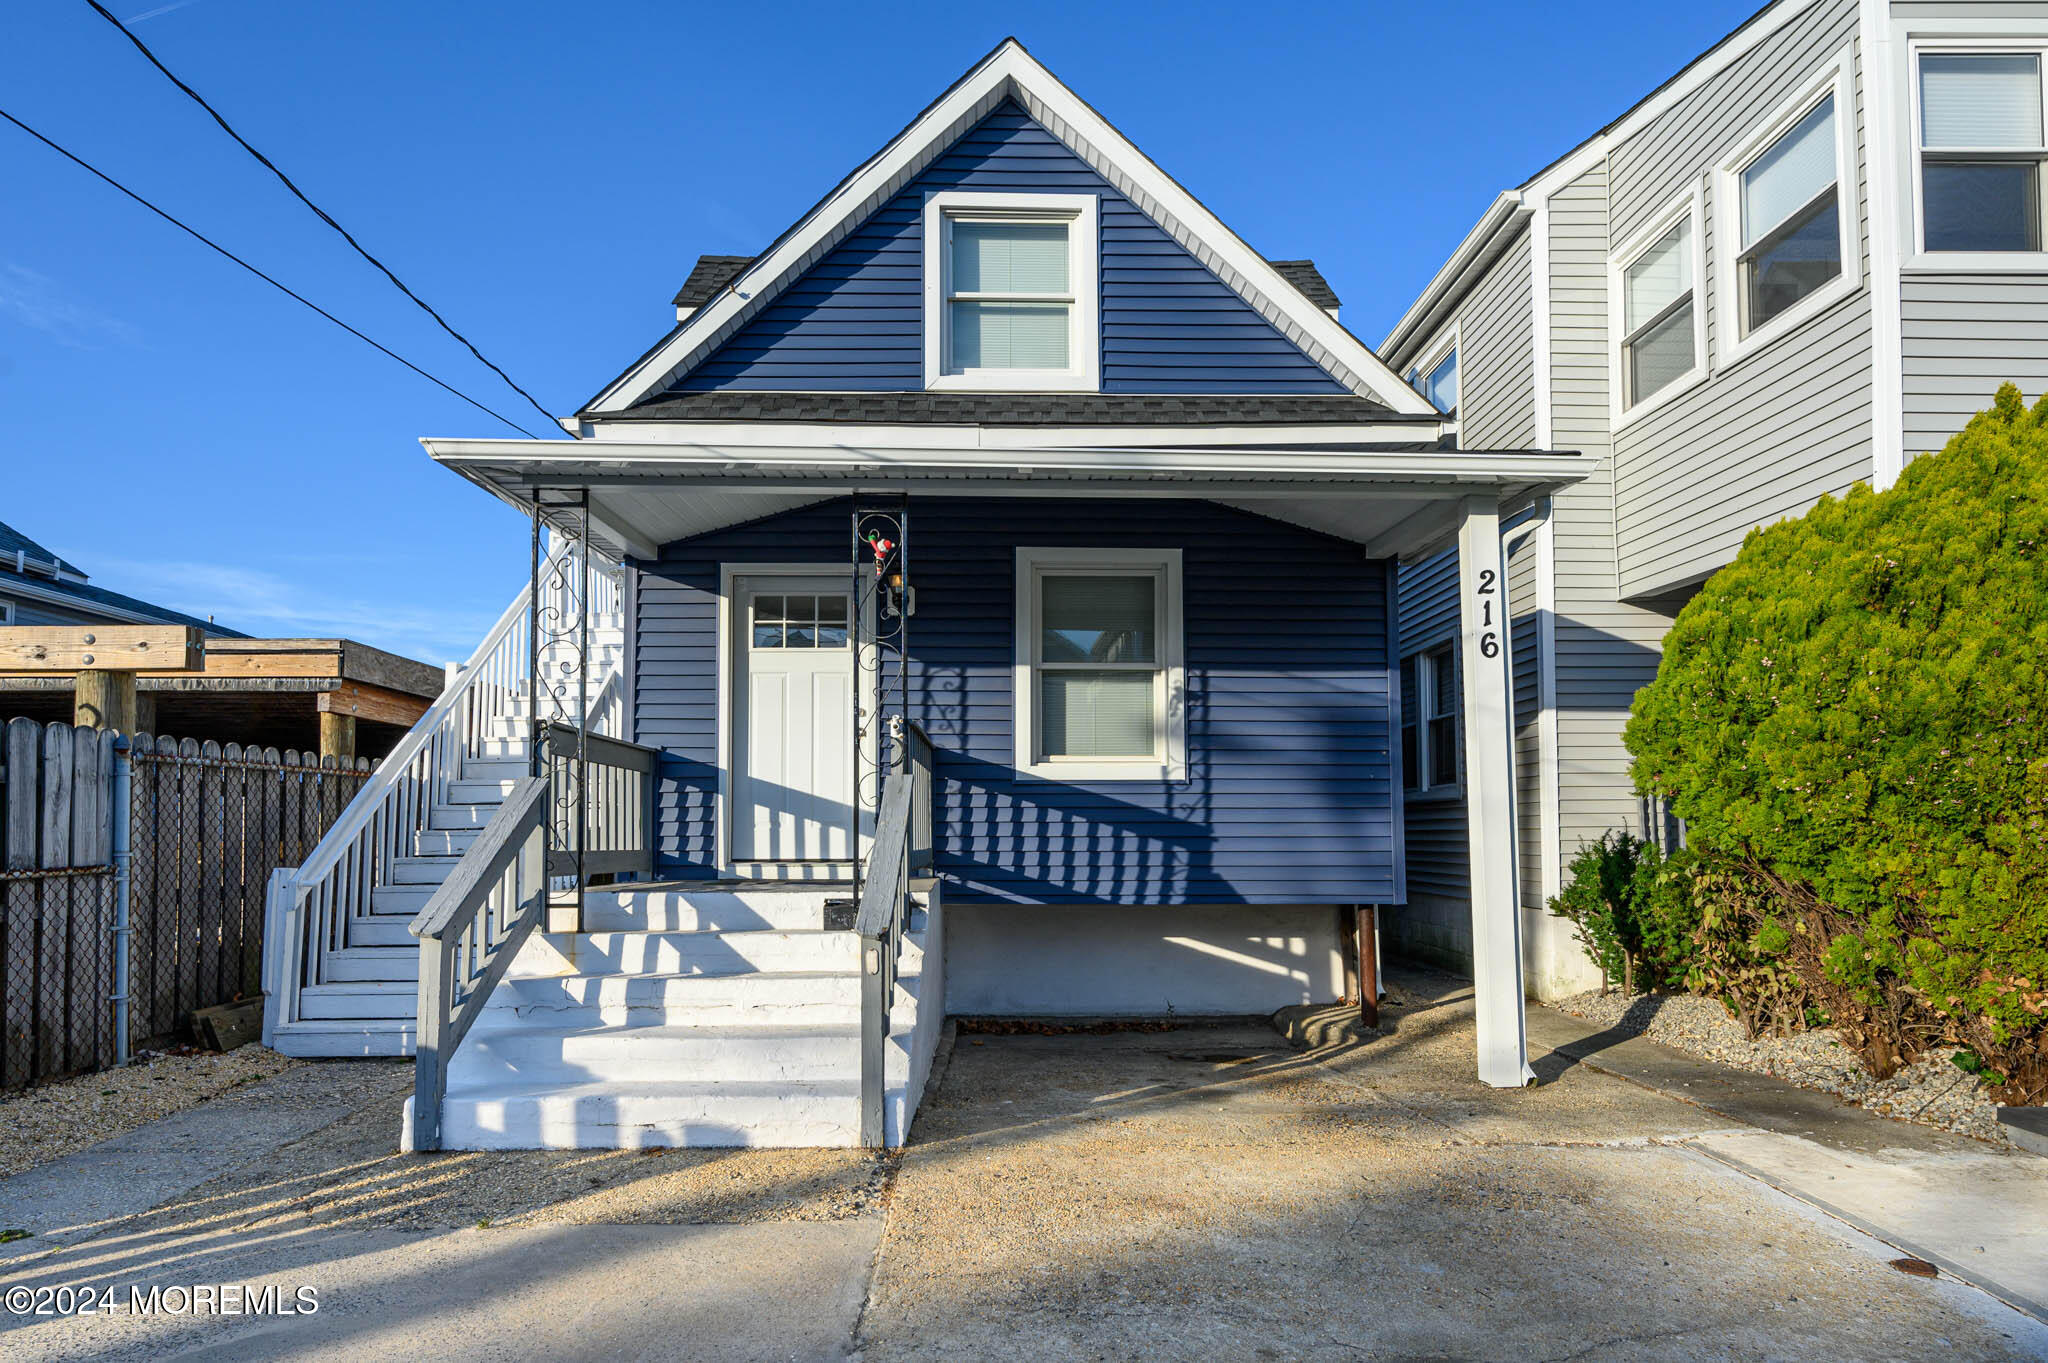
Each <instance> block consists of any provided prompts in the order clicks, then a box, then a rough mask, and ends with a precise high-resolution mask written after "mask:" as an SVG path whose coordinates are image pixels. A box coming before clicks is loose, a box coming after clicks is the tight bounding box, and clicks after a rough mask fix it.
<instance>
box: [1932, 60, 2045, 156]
mask: <svg viewBox="0 0 2048 1363" xmlns="http://www.w3.org/2000/svg"><path fill="white" fill-rule="evenodd" d="M1920 145H1921V146H1923V147H1934V148H1941V147H1955V148H1960V149H1963V150H1968V151H1989V150H1991V149H1993V148H2016V149H2021V150H2031V149H2033V148H2037V147H2039V146H2040V145H2041V58H2040V57H2039V56H2038V55H2036V54H2034V53H2030V52H2028V53H2022V52H1972V53H1935V52H1929V53H1927V54H1925V55H1923V56H1922V57H1921V58H1920Z"/></svg>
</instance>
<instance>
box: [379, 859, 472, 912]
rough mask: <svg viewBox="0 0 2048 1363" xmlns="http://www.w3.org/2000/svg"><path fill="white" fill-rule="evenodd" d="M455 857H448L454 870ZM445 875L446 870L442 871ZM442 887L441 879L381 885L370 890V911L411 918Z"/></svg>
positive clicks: (449, 864) (448, 864)
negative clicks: (418, 882) (417, 882)
mask: <svg viewBox="0 0 2048 1363" xmlns="http://www.w3.org/2000/svg"><path fill="white" fill-rule="evenodd" d="M454 866H455V859H454V858H453V857H450V858H448V862H447V867H448V869H450V870H452V869H453V868H454ZM442 874H443V876H444V877H445V875H446V871H445V870H444V871H443V872H442ZM440 888H441V883H440V881H438V880H437V881H432V882H425V883H421V884H416V885H415V884H400V885H379V886H378V887H377V888H376V889H374V890H372V891H370V912H372V913H374V914H379V915H382V914H391V915H392V916H394V917H401V918H411V917H412V916H413V915H415V914H417V913H418V912H419V911H420V910H421V909H424V908H425V907H427V901H428V900H429V899H432V898H433V897H434V892H435V891H436V890H438V889H440Z"/></svg>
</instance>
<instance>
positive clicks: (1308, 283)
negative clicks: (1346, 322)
mask: <svg viewBox="0 0 2048 1363" xmlns="http://www.w3.org/2000/svg"><path fill="white" fill-rule="evenodd" d="M1266 263H1267V264H1268V265H1271V266H1272V267H1273V268H1274V269H1276V270H1278V271H1279V272H1280V277H1281V278H1282V279H1284V280H1286V281H1287V282H1288V283H1290V284H1292V285H1293V286H1294V287H1295V288H1297V289H1299V290H1300V291H1301V296H1302V297H1303V298H1306V299H1307V300H1308V301H1309V302H1311V303H1313V304H1315V305H1316V306H1317V307H1319V308H1323V309H1325V310H1328V309H1330V308H1335V307H1342V306H1343V304H1342V302H1341V301H1340V300H1339V299H1338V297H1337V291H1336V290H1335V289H1333V288H1331V287H1330V281H1329V280H1327V279H1325V278H1323V272H1322V271H1321V270H1318V269H1317V268H1316V263H1315V262H1314V261H1313V260H1269V261H1267V262H1266Z"/></svg>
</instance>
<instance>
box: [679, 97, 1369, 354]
mask: <svg viewBox="0 0 2048 1363" xmlns="http://www.w3.org/2000/svg"><path fill="white" fill-rule="evenodd" d="M942 189H974V190H989V191H993V192H1001V193H1018V192H1028V191H1033V190H1037V191H1042V192H1045V193H1058V194H1074V193H1092V194H1095V195H1097V196H1099V198H1100V201H1101V207H1100V217H1099V227H1100V231H1101V249H1100V253H1099V268H1100V271H1101V277H1102V278H1101V287H1102V313H1101V323H1102V391H1103V392H1105V393H1344V392H1347V391H1349V390H1347V389H1346V388H1345V387H1344V386H1343V385H1341V384H1339V383H1338V382H1337V381H1336V380H1334V379H1332V378H1331V377H1330V376H1329V375H1328V374H1327V373H1325V372H1324V371H1323V369H1322V368H1321V367H1320V366H1318V365H1317V364H1316V363H1315V362H1314V361H1313V360H1311V359H1309V357H1308V356H1307V355H1305V354H1303V353H1302V351H1301V349H1300V348H1299V347H1297V346H1296V345H1295V344H1294V343H1293V342H1292V341H1290V340H1288V339H1287V338H1286V337H1285V336H1283V335H1281V334H1280V333H1279V332H1278V331H1277V330H1275V329H1274V328H1273V326H1272V325H1271V324H1270V323H1269V322H1267V321H1266V319H1265V318H1263V317H1261V316H1260V315H1259V314H1258V312H1257V311H1255V310H1254V309H1253V308H1252V307H1251V305H1250V304H1248V303H1246V302H1245V301H1244V300H1243V299H1242V298H1240V297H1239V296H1238V295H1237V294H1236V293H1234V292H1232V291H1231V289H1230V288H1229V287H1228V286H1226V285H1225V284H1224V283H1223V281H1222V280H1220V279H1218V278H1217V277H1216V276H1215V275H1214V274H1213V273H1211V272H1210V271H1209V269H1208V268H1207V267H1206V266H1204V265H1203V264H1202V263H1201V262H1200V261H1198V260H1196V259H1195V258H1194V257H1193V256H1191V255H1189V254H1188V253H1187V251H1186V250H1184V249H1183V248H1182V247H1181V245H1180V243H1179V242H1177V241H1175V240H1174V239H1173V238H1172V237H1170V236H1168V235H1167V234H1166V233H1165V232H1164V231H1162V230H1161V229H1160V227H1159V225H1158V224H1157V223H1155V222H1153V221H1152V220H1151V219H1150V218H1148V217H1146V216H1145V215H1144V214H1143V213H1142V212H1140V211H1139V210H1138V208H1137V206H1136V205H1134V204H1133V203H1131V201H1130V200H1129V199H1127V198H1125V197H1124V196H1123V195H1122V194H1119V193H1118V192H1117V191H1116V189H1115V188H1114V187H1113V186H1112V185H1111V184H1110V183H1109V182H1108V181H1107V180H1105V179H1103V178H1102V177H1101V176H1100V175H1098V174H1096V172H1095V170H1094V169H1093V168H1092V167H1091V166H1089V165H1088V163H1087V162H1085V161H1083V160H1082V159H1081V158H1080V157H1078V156H1076V155H1074V154H1073V152H1071V151H1069V150H1068V149H1067V148H1066V146H1065V145H1064V144H1062V143H1061V142H1060V141H1059V140H1058V139H1057V138H1055V137H1054V136H1053V135H1052V134H1051V133H1049V132H1047V131H1046V130H1045V129H1044V128H1043V127H1042V126H1040V125H1039V124H1038V123H1036V122H1034V121H1033V120H1032V119H1031V118H1030V117H1029V116H1028V115H1027V114H1025V112H1024V111H1023V110H1022V109H1020V108H1019V107H1017V106H1016V105H1015V104H1004V105H1003V106H1002V107H1000V108H998V109H996V110H995V111H994V112H993V113H991V114H990V115H989V116H988V117H987V118H985V119H983V120H982V121H981V122H980V123H978V124H976V125H975V126H974V127H973V128H971V129H969V130H968V131H967V132H966V133H965V134H963V135H962V136H961V138H960V140H959V141H957V142H955V143H954V144H953V145H952V147H950V148H949V149H948V150H947V151H946V152H945V153H944V154H943V155H941V156H940V157H939V158H938V159H937V160H936V161H935V162H933V163H932V165H931V166H929V167H927V168H926V170H925V171H924V173H923V174H921V175H920V176H918V177H917V178H916V179H915V180H913V181H912V182H911V183H910V184H909V185H907V186H905V188H904V189H903V191H902V192H901V193H899V194H897V195H896V196H895V197H893V198H891V199H890V200H889V201H888V202H887V203H885V204H884V205H882V207H881V208H879V209H877V210H876V211H875V213H874V215H873V216H872V217H870V218H869V219H868V220H867V221H866V222H865V223H862V224H861V225H860V226H859V227H858V228H856V229H855V230H854V231H853V233H852V234H851V235H850V236H848V237H847V238H846V240H844V241H842V242H841V243H840V244H839V245H838V246H837V247H836V248H835V249H834V250H833V251H832V252H831V253H830V254H828V255H827V256H826V257H825V258H824V259H823V260H821V261H819V262H818V263H817V264H816V265H815V266H813V267H812V268H811V269H810V271H809V272H808V273H806V274H805V275H804V276H803V277H802V278H800V279H798V280H796V281H795V282H794V283H793V284H791V285H790V287H789V288H788V290H786V291H785V292H784V293H783V294H781V295H780V296H779V297H777V298H776V299H775V300H774V301H773V302H771V303H770V304H768V306H767V307H765V308H764V309H763V310H762V311H761V313H760V315H759V316H758V317H756V318H755V319H754V320H753V321H752V322H750V323H748V324H747V326H746V327H745V328H743V329H742V330H741V331H740V332H739V333H738V334H737V335H735V336H734V337H733V338H732V339H731V340H729V341H727V342H726V343H725V344H724V345H723V346H721V347H720V348H719V349H718V350H717V351H715V352H713V353H712V354H711V355H710V356H708V357H707V358H706V359H705V360H704V362H703V363H701V364H700V365H698V366H697V368H696V369H694V370H692V371H691V372H690V373H689V374H687V375H685V376H684V377H683V378H682V379H681V380H680V381H679V382H678V383H677V384H675V385H674V386H675V387H676V388H678V389H684V390H692V389H695V390H702V389H719V388H736V389H764V388H781V389H798V390H805V391H846V390H857V389H859V390H872V391H881V392H905V391H915V390H919V389H922V388H923V387H924V345H923V339H922V338H923V330H922V328H923V310H924V274H923V258H924V257H923V237H924V227H923V205H924V196H925V194H926V193H927V192H928V191H931V190H942Z"/></svg>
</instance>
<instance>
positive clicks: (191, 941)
mask: <svg viewBox="0 0 2048 1363" xmlns="http://www.w3.org/2000/svg"><path fill="white" fill-rule="evenodd" d="M0 751H4V754H5V762H6V765H5V767H4V769H0V770H4V776H0V780H4V782H5V798H6V809H7V824H6V827H7V847H6V856H5V868H6V871H5V874H6V877H7V878H6V880H5V881H4V882H0V883H4V884H5V885H6V887H7V888H6V906H5V919H4V921H0V1024H4V1027H5V1034H4V1039H0V1088H6V1087H13V1086H17V1085H20V1084H24V1083H29V1082H32V1081H34V1080H36V1079H40V1078H45V1077H48V1076H51V1075H55V1074H64V1073H72V1072H76V1071H79V1070H88V1069H93V1068H98V1067H100V1066H104V1065H106V1064H109V1063H111V1061H112V1059H113V1050H114V1047H113V1031H112V1013H111V1009H110V1006H109V1004H108V1001H107V1000H108V996H109V995H110V994H111V993H112V978H113V975H112V970H113V941H112V935H113V924H114V884H113V881H114V876H113V868H112V866H111V864H110V862H111V857H112V852H113V847H112V831H111V829H112V819H111V805H112V777H113V764H114V755H113V735H112V733H110V732H108V731H105V730H92V729H74V728H73V727H72V726H70V725H65V724H51V725H38V724H36V723H35V722H34V721H32V720H24V719H17V720H13V721H11V722H10V723H9V724H8V726H7V730H6V738H5V743H4V745H0ZM369 775H370V764H369V763H368V762H366V761H361V760H358V761H355V762H352V763H348V764H343V763H341V762H339V761H337V760H336V759H333V758H326V759H320V758H315V757H313V756H310V755H307V754H302V753H297V752H291V751H279V750H278V749H276V748H263V749H257V748H254V747H251V748H247V749H244V748H243V747H241V745H239V744H235V743H230V744H227V745H225V746H222V745H220V744H218V743H213V742H207V743H197V742H194V741H193V740H191V739H189V738H188V739H182V740H181V739H175V738H158V737H152V736H150V735H148V734H141V735H137V736H136V738H135V739H134V741H133V769H132V787H131V798H130V805H129V808H130V829H131V839H130V845H131V847H132V849H133V853H134V855H133V859H132V861H131V863H130V890H129V923H130V939H129V1040H130V1044H131V1045H135V1046H141V1045H144V1044H147V1043H149V1042H151V1041H158V1040H162V1039H166V1038H170V1037H174V1036H177V1035H180V1034H182V1033H183V1032H184V1031H185V1030H186V1029H187V1028H188V1027H189V1026H190V1020H191V1015H192V1012H193V1010H195V1009H198V1008H205V1007H209V1006H211V1005H213V1004H217V1003H229V1002H232V1001H234V1000H235V999H238V998H248V997H253V996H254V995H255V994H256V993H257V992H258V991H259V989H260V988H261V984H260V979H259V976H260V969H261V962H262V959H263V906H264V890H265V887H266V886H267V885H268V883H269V880H270V873H271V872H272V871H273V870H274V869H276V868H277V867H279V866H297V865H298V864H300V862H301V861H303V860H304V859H305V856H306V854H307V853H308V852H310V851H311V850H312V849H313V846H314V844H316V843H317V842H319V840H320V838H321V836H322V835H323V834H324V833H325V832H326V831H327V828H328V826H329V825H330V824H332V823H333V822H334V821H335V820H336V819H337V818H339V817H340V816H341V811H342V810H343V809H344V808H346V807H347V805H348V802H349V800H350V799H351V798H352V797H353V796H354V795H355V793H356V791H357V790H358V789H360V788H361V787H362V784H363V783H364V782H365V781H366V780H368V779H369ZM18 806H19V812H17V807H18ZM30 830H33V832H32V834H31V832H30ZM60 830H61V831H60ZM18 833H19V841H17V834H18Z"/></svg>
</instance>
